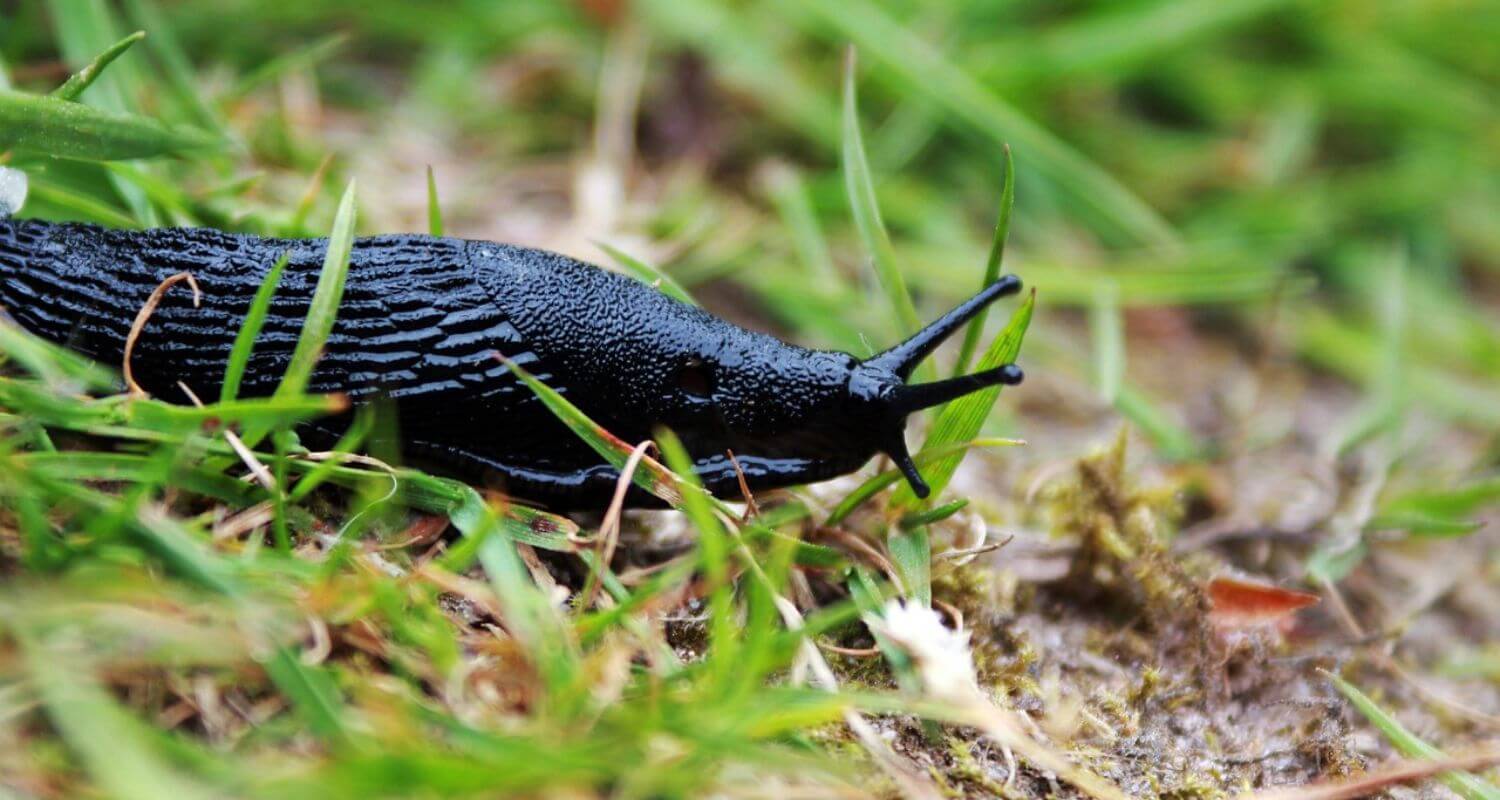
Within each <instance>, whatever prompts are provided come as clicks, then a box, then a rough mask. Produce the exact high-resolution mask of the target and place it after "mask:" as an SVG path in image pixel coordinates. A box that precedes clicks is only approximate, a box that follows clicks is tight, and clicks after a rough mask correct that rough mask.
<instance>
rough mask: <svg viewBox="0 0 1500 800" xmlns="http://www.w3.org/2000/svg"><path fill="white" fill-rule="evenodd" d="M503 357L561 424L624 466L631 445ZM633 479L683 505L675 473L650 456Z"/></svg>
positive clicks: (614, 463)
mask: <svg viewBox="0 0 1500 800" xmlns="http://www.w3.org/2000/svg"><path fill="white" fill-rule="evenodd" d="M503 360H504V361H505V364H506V365H507V366H508V367H510V371H511V372H513V373H515V375H516V377H517V378H520V379H521V381H522V382H523V383H525V384H526V386H527V387H529V388H530V389H531V391H532V392H533V393H535V394H536V396H537V398H538V399H540V400H541V401H542V404H543V405H545V406H546V407H547V409H548V410H550V411H551V412H552V413H553V414H554V415H555V416H556V417H557V418H558V419H559V420H561V421H562V423H563V424H564V425H567V426H568V429H569V430H571V431H572V432H573V434H574V435H575V436H577V437H578V438H579V439H582V440H583V442H584V444H587V445H588V446H589V447H591V448H593V450H594V452H596V453H598V454H599V455H600V456H602V457H603V458H604V460H605V461H606V462H607V463H609V464H610V466H613V467H614V468H615V469H623V468H624V466H625V461H626V459H628V458H630V453H631V451H632V450H633V449H634V445H632V444H630V443H629V442H626V441H624V440H622V439H620V438H619V437H617V436H615V435H614V434H612V433H610V432H609V431H607V430H605V429H604V426H602V425H600V424H599V423H597V422H595V421H593V420H591V419H589V417H588V415H587V414H585V413H583V411H582V410H581V409H579V408H578V406H575V405H573V403H572V402H570V401H569V400H568V399H567V398H566V397H563V396H562V395H561V394H559V393H558V392H557V390H556V389H553V388H552V387H551V386H548V385H547V384H545V383H542V382H541V381H540V380H537V378H536V376H535V375H532V374H531V373H530V372H527V371H526V370H525V369H524V368H522V367H521V366H520V365H519V364H516V363H515V362H513V361H511V360H509V359H503ZM633 479H634V482H635V484H636V485H637V486H639V487H641V488H642V489H645V490H646V491H648V492H650V493H651V494H653V495H655V496H657V497H660V498H661V499H663V500H665V501H667V503H668V504H670V505H672V506H674V507H675V506H678V505H681V504H682V491H681V486H680V482H679V481H678V479H677V476H676V475H673V474H672V472H671V470H669V469H667V468H666V467H665V466H663V465H662V464H661V463H660V462H658V461H656V460H655V459H653V458H651V457H650V456H647V457H645V458H643V459H641V465H640V468H638V469H637V470H636V471H635V475H634V478H633Z"/></svg>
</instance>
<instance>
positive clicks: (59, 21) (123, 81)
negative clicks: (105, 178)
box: [50, 0, 160, 227]
mask: <svg viewBox="0 0 1500 800" xmlns="http://www.w3.org/2000/svg"><path fill="white" fill-rule="evenodd" d="M50 6H51V9H52V24H53V27H54V28H55V29H56V31H57V38H58V43H59V45H60V46H61V50H62V53H63V56H64V58H65V59H66V60H67V61H68V63H69V64H70V65H71V66H72V67H74V68H75V69H81V68H82V67H83V66H84V65H85V64H87V63H88V62H89V60H90V59H92V58H93V56H94V54H96V53H100V52H103V51H104V50H106V49H108V48H109V46H110V45H111V44H113V43H114V42H117V41H119V39H120V29H119V25H118V24H117V23H116V19H115V13H114V10H113V8H112V7H111V6H110V5H109V4H107V3H106V2H105V1H104V0H51V2H50ZM145 89H146V80H145V78H144V76H143V75H142V73H141V65H140V60H139V59H135V58H125V59H121V60H119V61H118V62H117V63H116V64H115V65H114V66H113V67H112V68H111V69H110V70H109V71H108V72H106V73H102V74H101V75H99V76H98V80H96V81H95V82H94V85H93V86H92V87H90V91H89V92H88V100H87V102H88V103H89V104H90V105H94V106H98V107H100V108H102V109H104V110H106V111H110V112H115V113H120V114H132V113H138V112H139V111H140V108H139V103H140V101H141V99H142V98H143V97H144V96H145ZM54 155H55V154H54ZM109 182H110V184H111V185H112V186H114V187H115V191H116V192H117V193H118V194H119V195H120V197H121V198H122V199H123V200H124V201H125V205H126V206H128V207H129V208H130V211H131V213H132V214H133V215H134V216H135V218H136V220H138V221H139V222H140V224H141V225H143V226H146V227H154V226H156V225H158V224H160V221H159V219H158V218H157V214H156V208H155V207H154V206H152V205H151V201H150V199H149V198H147V197H146V193H145V192H144V191H142V190H141V189H140V187H138V186H136V185H135V184H134V183H133V182H131V181H130V180H128V179H126V178H123V177H120V176H117V175H111V176H110V177H109Z"/></svg>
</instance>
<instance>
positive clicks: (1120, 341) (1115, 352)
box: [1089, 283, 1125, 405]
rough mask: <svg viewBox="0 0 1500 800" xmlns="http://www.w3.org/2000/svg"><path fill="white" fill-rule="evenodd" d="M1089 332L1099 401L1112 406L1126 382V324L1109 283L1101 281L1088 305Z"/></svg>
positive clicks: (1114, 292) (1115, 293) (1116, 295)
mask: <svg viewBox="0 0 1500 800" xmlns="http://www.w3.org/2000/svg"><path fill="white" fill-rule="evenodd" d="M1089 335H1090V337H1091V338H1092V339H1093V345H1094V347H1093V356H1094V358H1093V362H1094V386H1095V387H1097V388H1098V390H1099V398H1100V399H1101V400H1103V401H1104V402H1105V403H1108V404H1110V405H1114V403H1115V400H1116V398H1118V397H1119V396H1120V385H1121V384H1122V383H1124V381H1125V323H1124V320H1123V319H1122V318H1121V315H1120V300H1119V293H1118V292H1117V291H1116V290H1115V289H1114V287H1113V286H1111V285H1110V284H1108V283H1104V284H1100V286H1099V289H1098V291H1096V292H1095V294H1094V302H1093V303H1091V304H1090V306H1089Z"/></svg>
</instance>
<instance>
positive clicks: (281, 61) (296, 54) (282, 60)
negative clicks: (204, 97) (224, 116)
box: [223, 33, 349, 103]
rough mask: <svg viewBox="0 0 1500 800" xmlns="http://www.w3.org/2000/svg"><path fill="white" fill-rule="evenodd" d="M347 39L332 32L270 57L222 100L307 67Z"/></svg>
mask: <svg viewBox="0 0 1500 800" xmlns="http://www.w3.org/2000/svg"><path fill="white" fill-rule="evenodd" d="M348 41H349V36H348V34H344V33H334V34H329V35H328V36H324V37H323V38H321V39H318V40H317V41H315V42H313V43H312V44H309V45H307V46H306V47H303V48H301V49H300V50H294V51H292V52H290V53H287V54H286V55H283V56H280V57H278V58H274V59H271V60H270V61H267V62H265V63H264V64H262V65H261V66H259V67H257V68H256V69H255V71H254V72H251V73H250V74H249V75H246V76H245V77H244V78H241V79H240V81H239V83H236V84H235V85H234V86H233V87H232V88H231V89H230V90H229V91H228V92H226V93H225V95H224V98H223V102H226V103H232V102H235V101H237V100H240V99H242V98H243V97H244V96H245V95H247V94H249V93H251V92H253V91H255V90H256V89H258V88H260V87H261V86H264V85H265V84H267V83H270V82H271V81H274V80H276V79H277V78H279V77H281V76H282V75H285V74H287V73H289V72H298V71H301V70H304V69H309V68H311V67H313V66H316V65H317V64H319V63H321V62H322V61H324V60H326V59H327V58H329V57H330V56H332V55H333V54H335V53H337V52H338V51H339V49H340V48H342V47H343V46H344V45H345V44H346V43H347V42H348Z"/></svg>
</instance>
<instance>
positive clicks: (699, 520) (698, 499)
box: [655, 430, 741, 680]
mask: <svg viewBox="0 0 1500 800" xmlns="http://www.w3.org/2000/svg"><path fill="white" fill-rule="evenodd" d="M655 438H656V441H657V444H658V445H659V446H660V447H661V453H662V460H663V461H665V462H666V464H667V466H668V467H669V468H670V469H672V471H674V472H676V473H677V474H678V475H680V476H683V477H682V479H683V481H684V482H687V483H690V484H692V485H693V486H694V487H695V488H697V489H699V491H687V492H683V495H682V510H683V513H685V514H687V516H688V519H689V520H691V521H692V523H693V528H694V529H695V530H696V531H697V532H698V565H699V569H700V570H701V571H702V572H703V575H704V577H705V578H706V579H707V581H708V590H709V627H710V630H711V638H712V650H711V652H712V655H711V658H712V659H713V661H714V663H715V664H716V670H715V671H716V672H717V673H718V675H719V679H720V680H723V679H726V678H727V677H728V676H729V675H731V674H732V673H733V672H734V669H735V666H736V663H737V661H738V653H739V650H740V648H739V646H738V644H739V641H740V633H741V631H740V630H739V626H738V624H737V621H736V617H735V611H734V598H733V596H732V594H731V592H732V591H733V587H732V585H731V583H730V577H729V565H730V562H731V560H732V559H733V555H732V554H731V552H730V542H729V537H728V535H727V533H726V532H725V531H724V526H723V524H722V523H720V522H719V519H718V518H717V517H715V516H714V507H713V505H712V504H711V503H710V502H709V501H708V493H707V492H704V491H702V490H701V489H702V487H701V486H699V485H698V483H697V480H696V476H695V475H694V474H693V459H692V457H691V456H689V455H688V452H687V449H686V448H684V447H683V446H682V441H681V440H679V439H678V438H677V436H676V435H674V434H673V433H672V432H671V431H666V430H661V431H657V432H656V437H655Z"/></svg>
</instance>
